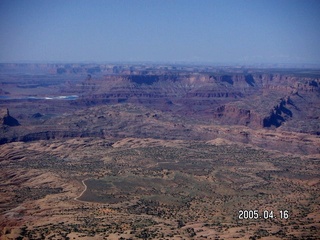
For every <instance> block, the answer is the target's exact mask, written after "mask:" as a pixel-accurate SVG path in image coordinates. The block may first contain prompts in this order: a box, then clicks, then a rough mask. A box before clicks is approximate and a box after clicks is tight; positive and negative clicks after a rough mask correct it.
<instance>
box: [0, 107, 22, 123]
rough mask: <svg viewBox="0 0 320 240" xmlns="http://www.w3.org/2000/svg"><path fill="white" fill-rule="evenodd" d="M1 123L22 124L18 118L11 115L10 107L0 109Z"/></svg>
mask: <svg viewBox="0 0 320 240" xmlns="http://www.w3.org/2000/svg"><path fill="white" fill-rule="evenodd" d="M0 124H1V126H11V127H14V126H19V125H20V123H19V122H18V120H17V119H15V118H14V117H12V116H11V115H10V113H9V109H2V110H0Z"/></svg>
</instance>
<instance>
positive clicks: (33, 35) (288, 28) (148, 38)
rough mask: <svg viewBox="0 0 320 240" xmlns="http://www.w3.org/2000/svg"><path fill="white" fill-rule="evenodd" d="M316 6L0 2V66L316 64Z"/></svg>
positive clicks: (289, 2) (151, 0) (278, 1)
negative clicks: (47, 63) (186, 63)
mask: <svg viewBox="0 0 320 240" xmlns="http://www.w3.org/2000/svg"><path fill="white" fill-rule="evenodd" d="M319 26H320V1H318V0H315V1H312V0H307V1H306V0H298V1H296V0H275V1H274V0H271V1H270V0H268V1H261V0H255V1H249V0H248V1H243V0H234V1H232V0H221V1H214V0H208V1H201V0H196V1H192V0H190V1H186V0H168V1H165V0H161V1H160V0H159V1H156V0H141V1H137V0H127V1H125V0H117V1H116V0H114V1H96V0H90V1H89V0H88V1H83V0H66V1H61V0H54V1H46V0H38V1H35V0H29V1H22V0H20V1H18V0H1V1H0V33H1V35H0V62H22V61H27V62H30V61H31V62H32V61H34V62H48V61H50V62H54V61H58V62H61V61H65V62H82V61H87V62H90V61H93V62H120V61H124V62H142V61H150V62H193V63H226V64H259V63H290V64H303V63H315V64H319V63H320V27H319Z"/></svg>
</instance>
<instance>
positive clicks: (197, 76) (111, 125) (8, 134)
mask: <svg viewBox="0 0 320 240" xmlns="http://www.w3.org/2000/svg"><path fill="white" fill-rule="evenodd" d="M0 109H1V111H0V120H1V121H0V124H1V126H0V166H1V167H0V168H1V170H0V171H1V180H2V181H1V185H0V199H2V200H1V201H0V226H1V229H3V230H2V231H1V232H0V237H2V238H1V239H15V238H19V237H20V238H22V237H25V238H26V239H41V238H45V237H47V238H48V239H55V238H54V236H56V237H58V238H59V237H60V238H69V239H70V238H76V239H78V238H81V237H83V238H85V239H152V238H157V239H180V238H185V239H219V238H220V237H221V238H224V239H233V238H246V239H249V238H251V239H256V238H263V239H295V238H305V239H307V238H309V239H316V235H317V233H316V230H315V229H318V228H319V227H320V222H319V216H320V209H319V201H320V197H319V194H318V192H319V187H320V175H319V170H318V169H319V159H320V120H319V117H320V71H319V69H306V68H304V69H290V68H253V67H252V68H250V67H241V66H234V67H230V66H219V67H217V66H202V65H199V66H195V65H178V64H176V65H174V64H167V65H166V64H162V65H160V64H0ZM84 187H85V190H84ZM80 194H81V196H80ZM289 203H290V204H289ZM288 205H290V207H289V206H288ZM255 209H257V210H259V211H260V212H261V214H262V213H263V210H265V209H268V210H270V211H273V212H274V213H276V212H277V214H278V215H277V218H269V219H247V220H240V219H239V216H238V213H239V211H240V210H255ZM284 210H286V211H289V214H290V217H289V219H280V215H279V211H284ZM260 216H262V215H260Z"/></svg>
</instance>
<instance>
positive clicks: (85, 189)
mask: <svg viewBox="0 0 320 240" xmlns="http://www.w3.org/2000/svg"><path fill="white" fill-rule="evenodd" d="M84 181H85V180H82V181H81V182H82V184H83V186H84V190H83V191H82V192H81V193H80V195H79V196H78V197H75V198H74V200H76V201H78V202H83V201H81V200H79V199H78V198H80V197H81V196H82V194H84V192H85V191H87V185H86V184H85V183H84Z"/></svg>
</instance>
